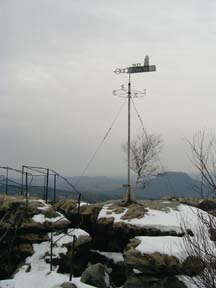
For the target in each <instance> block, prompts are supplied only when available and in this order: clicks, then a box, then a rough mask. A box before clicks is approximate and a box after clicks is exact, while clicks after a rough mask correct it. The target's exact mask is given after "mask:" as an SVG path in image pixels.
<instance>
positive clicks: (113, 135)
mask: <svg viewBox="0 0 216 288" xmlns="http://www.w3.org/2000/svg"><path fill="white" fill-rule="evenodd" d="M0 37H1V45H0V97H1V102H0V103H1V105H0V129H1V130H0V131H1V138H0V139H1V141H0V155H1V165H6V166H13V167H20V166H21V165H22V164H25V165H40V166H45V167H50V168H53V169H55V170H57V171H59V172H61V173H64V174H66V175H80V174H81V173H82V170H83V169H84V167H85V166H86V163H87V162H88V160H89V158H90V157H91V155H92V154H93V153H94V151H95V149H96V148H97V146H98V144H99V143H100V141H101V140H102V138H103V136H104V134H105V133H106V131H107V129H108V128H109V127H110V125H111V123H112V121H113V119H114V118H115V116H116V113H117V112H118V110H119V108H120V106H121V105H122V103H123V101H124V99H123V98H118V97H115V96H113V95H112V90H113V89H117V88H119V87H120V85H121V84H127V80H128V78H127V75H126V74H121V75H115V74H114V73H113V71H114V70H115V69H116V68H125V67H128V66H130V65H132V64H133V63H139V62H141V63H143V60H144V57H145V55H149V57H150V63H151V64H156V65H157V72H155V73H143V74H136V75H133V77H132V88H134V89H138V90H142V89H144V88H145V89H146V90H147V95H146V96H145V97H144V98H140V99H136V100H135V102H136V105H137V109H138V110H139V113H140V115H141V117H142V119H143V122H144V125H145V128H146V129H147V131H148V132H149V133H156V134H161V136H162V138H163V140H164V145H163V153H162V154H161V161H162V163H163V165H164V166H165V168H166V169H167V170H177V171H189V172H191V171H193V167H192V165H191V163H190V160H189V158H188V155H189V154H190V151H189V148H188V145H187V143H186V140H185V139H189V140H190V139H191V138H192V136H193V134H194V133H196V132H197V131H198V130H200V129H203V128H206V129H208V130H209V131H211V132H214V131H215V128H216V121H215V119H216V113H215V112H216V81H215V75H216V71H215V70H216V1H215V0H208V1H204V0H202V1H201V0H193V1H192V0H181V1H177V0H151V1H147V0H134V1H129V0H109V1H108V0H91V1H89V0H79V1H76V0H62V1H59V0H19V1H17V0H0ZM140 132H141V127H140V123H139V121H138V119H137V117H136V114H135V113H134V112H133V113H132V138H134V137H135V136H136V135H137V134H138V133H140ZM126 140H127V105H126V106H125V107H124V109H123V110H122V112H121V115H120V116H119V118H118V120H117V122H116V123H115V125H114V127H113V129H112V131H111V132H110V134H109V137H108V139H107V140H106V142H105V143H104V145H103V146H102V147H101V149H100V151H99V152H98V154H97V156H96V158H95V160H94V162H93V163H92V165H91V166H90V167H89V169H88V170H87V171H86V175H109V176H110V175H116V176H118V175H124V174H126V162H125V155H124V154H123V152H122V151H121V146H122V144H124V143H125V141H126Z"/></svg>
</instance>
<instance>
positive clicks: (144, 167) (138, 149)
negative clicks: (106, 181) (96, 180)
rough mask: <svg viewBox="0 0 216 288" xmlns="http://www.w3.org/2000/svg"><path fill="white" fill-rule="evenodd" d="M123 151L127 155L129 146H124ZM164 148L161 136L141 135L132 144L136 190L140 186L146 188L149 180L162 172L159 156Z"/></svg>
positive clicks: (131, 165)
mask: <svg viewBox="0 0 216 288" xmlns="http://www.w3.org/2000/svg"><path fill="white" fill-rule="evenodd" d="M122 148H123V151H124V152H125V153H126V154H127V149H128V145H127V144H125V145H123V147H122ZM161 148H162V139H161V137H160V135H154V134H149V135H148V134H147V133H145V134H139V135H138V136H137V137H136V139H134V140H132V141H131V144H130V157H131V158H130V168H131V170H132V171H133V172H134V173H135V174H136V184H135V190H136V189H137V186H138V184H140V183H141V184H142V185H143V186H144V187H145V185H146V183H147V182H148V180H149V178H151V177H153V176H156V175H157V174H158V173H159V172H160V167H159V165H158V161H157V160H158V155H159V153H160V151H161Z"/></svg>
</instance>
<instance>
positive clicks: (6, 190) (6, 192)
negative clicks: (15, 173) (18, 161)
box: [5, 167, 8, 195]
mask: <svg viewBox="0 0 216 288" xmlns="http://www.w3.org/2000/svg"><path fill="white" fill-rule="evenodd" d="M5 194H6V195H8V167H6V187H5Z"/></svg>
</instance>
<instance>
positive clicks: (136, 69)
mask: <svg viewBox="0 0 216 288" xmlns="http://www.w3.org/2000/svg"><path fill="white" fill-rule="evenodd" d="M154 71H156V66H155V65H149V57H148V56H146V57H145V59H144V64H143V66H142V65H141V64H140V63H138V64H133V65H132V66H131V67H128V68H123V69H121V68H117V69H116V70H115V71H114V73H116V74H120V73H128V74H129V81H128V91H127V98H128V145H127V146H128V151H127V152H128V167H127V174H128V183H127V185H124V187H125V186H126V187H127V196H126V199H125V201H126V202H127V203H128V202H131V201H134V200H135V199H133V197H132V194H131V177H130V167H131V165H130V164H131V163H130V158H131V157H130V142H131V135H130V134H131V113H130V108H131V97H132V96H133V97H140V96H141V95H142V96H143V95H145V90H144V92H140V91H134V90H131V74H133V73H143V72H154ZM122 92H123V93H122ZM125 92H126V91H125V88H124V85H122V86H121V89H119V90H114V91H113V94H114V95H116V96H121V97H125V94H126V93H125Z"/></svg>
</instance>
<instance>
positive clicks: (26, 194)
mask: <svg viewBox="0 0 216 288" xmlns="http://www.w3.org/2000/svg"><path fill="white" fill-rule="evenodd" d="M25 196H26V206H28V172H26V193H25Z"/></svg>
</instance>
